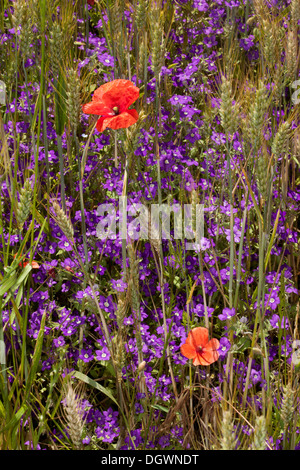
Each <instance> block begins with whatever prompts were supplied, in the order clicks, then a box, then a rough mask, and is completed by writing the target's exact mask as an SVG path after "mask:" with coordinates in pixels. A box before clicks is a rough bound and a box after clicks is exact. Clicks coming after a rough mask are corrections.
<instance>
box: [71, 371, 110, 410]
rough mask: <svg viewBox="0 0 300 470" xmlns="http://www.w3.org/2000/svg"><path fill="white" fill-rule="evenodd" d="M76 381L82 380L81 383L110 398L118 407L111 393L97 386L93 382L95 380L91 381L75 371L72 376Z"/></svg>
mask: <svg viewBox="0 0 300 470" xmlns="http://www.w3.org/2000/svg"><path fill="white" fill-rule="evenodd" d="M73 375H74V376H75V377H77V379H79V380H82V382H84V383H86V384H88V385H90V386H91V387H94V388H96V389H97V390H99V392H101V393H103V394H104V395H106V396H107V397H108V398H110V399H111V400H112V401H113V402H114V403H115V404H116V405H117V406H119V403H118V402H117V400H116V399H115V397H114V396H113V394H112V393H111V391H110V390H109V389H108V388H105V387H103V386H102V385H100V384H98V382H95V380H93V379H91V378H90V377H88V376H87V375H85V374H83V373H82V372H79V371H76V372H75V374H73Z"/></svg>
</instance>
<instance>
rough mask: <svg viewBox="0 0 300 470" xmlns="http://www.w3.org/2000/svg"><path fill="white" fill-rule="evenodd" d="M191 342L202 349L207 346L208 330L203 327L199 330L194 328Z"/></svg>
mask: <svg viewBox="0 0 300 470" xmlns="http://www.w3.org/2000/svg"><path fill="white" fill-rule="evenodd" d="M189 336H190V341H191V342H192V344H193V345H194V346H195V348H196V347H197V346H201V347H202V348H203V347H205V346H206V344H207V343H208V329H207V328H204V327H202V326H198V327H197V328H193V329H192V330H191V331H190V332H189Z"/></svg>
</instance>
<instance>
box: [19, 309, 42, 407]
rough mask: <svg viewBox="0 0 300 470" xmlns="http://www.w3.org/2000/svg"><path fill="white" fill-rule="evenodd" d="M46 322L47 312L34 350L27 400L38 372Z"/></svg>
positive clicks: (27, 384) (26, 391)
mask: <svg viewBox="0 0 300 470" xmlns="http://www.w3.org/2000/svg"><path fill="white" fill-rule="evenodd" d="M45 322H46V312H45V313H44V314H43V316H42V320H41V326H40V331H39V334H38V337H37V340H36V343H35V348H34V352H33V358H32V363H31V368H30V371H29V374H28V380H27V383H26V388H25V398H24V400H26V398H27V396H28V394H29V392H30V388H31V385H32V384H33V382H34V380H35V376H36V372H37V368H38V365H39V362H40V358H41V354H42V347H43V340H44V331H45Z"/></svg>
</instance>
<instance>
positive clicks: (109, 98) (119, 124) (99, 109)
mask: <svg viewBox="0 0 300 470" xmlns="http://www.w3.org/2000/svg"><path fill="white" fill-rule="evenodd" d="M139 93H140V90H139V88H137V87H136V86H135V85H134V84H133V83H132V82H131V81H129V80H123V79H119V80H113V81H112V82H108V83H105V84H104V85H101V86H100V87H99V88H97V90H95V92H94V95H93V98H92V101H91V102H90V103H87V104H84V105H83V106H82V111H83V112H84V113H86V114H98V115H99V116H101V117H100V119H99V120H98V122H97V125H96V129H97V130H98V131H99V132H103V131H104V130H105V129H106V128H107V127H110V128H111V129H122V128H126V127H129V126H132V124H135V123H136V121H137V120H138V118H139V115H138V112H137V111H136V110H135V109H128V108H129V106H130V105H131V104H132V103H134V102H135V101H136V100H137V99H138V97H139Z"/></svg>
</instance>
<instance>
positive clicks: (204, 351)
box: [180, 326, 220, 366]
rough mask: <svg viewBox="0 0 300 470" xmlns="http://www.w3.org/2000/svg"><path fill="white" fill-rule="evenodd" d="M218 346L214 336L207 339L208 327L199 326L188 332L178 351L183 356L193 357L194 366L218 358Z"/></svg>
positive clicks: (203, 364)
mask: <svg viewBox="0 0 300 470" xmlns="http://www.w3.org/2000/svg"><path fill="white" fill-rule="evenodd" d="M219 347H220V343H219V341H218V340H217V339H216V338H213V339H211V340H210V341H209V340H208V329H207V328H203V327H202V326H199V327H197V328H193V329H192V330H191V331H190V332H189V334H188V337H187V339H186V341H185V343H184V344H183V345H182V346H181V348H180V351H181V354H182V355H183V356H185V357H187V358H188V359H193V364H194V366H199V365H201V366H208V365H209V364H212V363H213V362H215V361H217V360H218V358H219V353H218V351H217V349H218V348H219Z"/></svg>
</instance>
